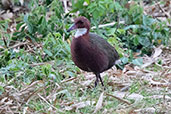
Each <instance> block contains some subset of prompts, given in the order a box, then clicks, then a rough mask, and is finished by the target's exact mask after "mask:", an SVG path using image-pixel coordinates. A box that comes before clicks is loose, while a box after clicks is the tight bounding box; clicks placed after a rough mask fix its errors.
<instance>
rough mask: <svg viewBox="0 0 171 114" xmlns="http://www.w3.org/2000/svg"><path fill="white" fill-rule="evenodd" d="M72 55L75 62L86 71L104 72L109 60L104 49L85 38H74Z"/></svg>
mask: <svg viewBox="0 0 171 114" xmlns="http://www.w3.org/2000/svg"><path fill="white" fill-rule="evenodd" d="M71 55H72V60H73V61H74V63H75V64H76V65H77V66H78V67H79V68H80V69H82V70H85V71H91V72H102V71H103V70H104V69H106V68H107V66H108V62H109V60H108V58H107V56H106V55H105V53H104V52H103V51H102V50H100V49H99V48H98V47H97V46H96V45H93V44H91V42H89V40H88V39H83V38H80V39H73V40H72V43H71Z"/></svg>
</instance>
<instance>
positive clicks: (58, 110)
mask: <svg viewBox="0 0 171 114" xmlns="http://www.w3.org/2000/svg"><path fill="white" fill-rule="evenodd" d="M37 95H38V96H39V97H40V98H41V99H42V100H43V101H45V102H46V103H47V104H48V105H49V106H50V107H52V108H54V109H55V110H56V111H57V112H61V113H64V112H63V111H62V110H60V109H57V108H56V107H55V106H53V105H51V104H50V103H49V102H48V101H47V100H46V99H45V98H44V97H42V96H41V95H40V94H37Z"/></svg>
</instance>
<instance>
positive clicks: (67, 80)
mask: <svg viewBox="0 0 171 114" xmlns="http://www.w3.org/2000/svg"><path fill="white" fill-rule="evenodd" d="M76 78H77V77H73V78H69V79H66V80H63V81H61V83H65V82H69V81H72V80H75V79H76Z"/></svg>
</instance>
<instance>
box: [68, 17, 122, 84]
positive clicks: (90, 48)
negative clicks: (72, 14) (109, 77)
mask: <svg viewBox="0 0 171 114" xmlns="http://www.w3.org/2000/svg"><path fill="white" fill-rule="evenodd" d="M74 29H77V30H78V31H77V33H76V35H75V37H73V39H72V43H71V55H72V60H73V61H74V63H75V65H76V66H78V67H79V68H80V69H82V70H84V71H88V72H93V73H94V74H95V75H96V81H95V86H96V85H97V83H98V81H99V79H100V81H101V84H102V86H104V84H103V81H102V79H101V76H100V73H102V72H104V71H105V70H108V69H110V68H111V67H112V66H113V65H114V64H115V62H116V60H118V59H119V55H118V53H117V51H116V50H115V48H114V47H112V46H111V45H110V44H109V43H108V42H107V41H106V40H104V39H103V38H102V37H100V36H98V35H97V34H93V33H89V31H90V22H89V21H88V19H87V18H85V17H82V16H81V17H78V18H76V19H75V21H74V24H73V25H72V26H71V27H70V28H69V30H68V31H71V30H74Z"/></svg>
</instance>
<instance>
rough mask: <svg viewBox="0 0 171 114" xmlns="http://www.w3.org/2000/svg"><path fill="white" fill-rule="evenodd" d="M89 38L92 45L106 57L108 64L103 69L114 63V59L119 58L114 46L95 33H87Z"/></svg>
mask: <svg viewBox="0 0 171 114" xmlns="http://www.w3.org/2000/svg"><path fill="white" fill-rule="evenodd" d="M89 39H90V42H91V43H92V44H93V45H96V46H97V47H98V48H99V49H100V50H102V51H103V52H104V53H105V54H106V56H107V57H108V60H109V64H108V67H107V68H106V69H104V70H107V69H109V68H111V67H112V66H113V65H114V64H115V61H116V60H118V59H119V54H118V52H117V51H116V50H115V48H114V47H113V46H111V45H110V44H109V43H108V42H107V41H106V40H105V39H103V38H102V37H100V36H98V35H97V34H94V33H89Z"/></svg>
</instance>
